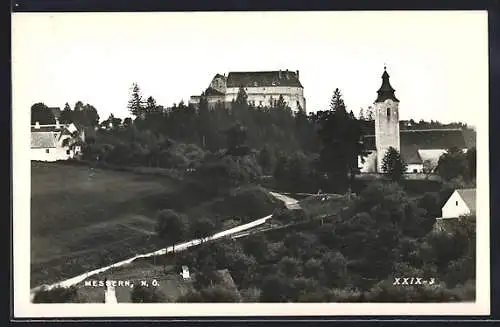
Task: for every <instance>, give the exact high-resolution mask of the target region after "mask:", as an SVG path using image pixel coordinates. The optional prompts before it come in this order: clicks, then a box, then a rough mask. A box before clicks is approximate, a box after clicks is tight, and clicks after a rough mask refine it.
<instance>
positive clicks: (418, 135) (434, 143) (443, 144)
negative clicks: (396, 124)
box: [400, 129, 466, 150]
mask: <svg viewBox="0 0 500 327" xmlns="http://www.w3.org/2000/svg"><path fill="white" fill-rule="evenodd" d="M400 142H401V147H402V148H403V147H409V146H416V147H417V149H421V150H431V149H446V150H447V149H450V148H453V147H457V148H460V149H464V148H466V144H465V139H464V135H463V132H462V130H461V129H421V130H402V131H400Z"/></svg>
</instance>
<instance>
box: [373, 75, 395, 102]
mask: <svg viewBox="0 0 500 327" xmlns="http://www.w3.org/2000/svg"><path fill="white" fill-rule="evenodd" d="M389 77H390V76H389V74H388V73H387V70H386V68H385V67H384V73H383V74H382V85H381V86H380V89H378V91H377V93H378V97H377V100H375V103H377V102H384V101H385V100H387V99H391V100H392V101H395V102H399V100H398V99H397V98H396V96H395V95H394V92H395V91H396V90H394V89H393V88H392V86H391V83H390V82H389Z"/></svg>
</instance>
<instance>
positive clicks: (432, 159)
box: [358, 67, 467, 173]
mask: <svg viewBox="0 0 500 327" xmlns="http://www.w3.org/2000/svg"><path fill="white" fill-rule="evenodd" d="M377 93H378V97H377V99H376V100H375V102H374V107H373V110H374V117H375V121H364V122H363V123H364V126H363V129H364V134H365V135H366V136H365V137H364V139H363V142H364V143H365V147H366V149H367V150H368V152H369V155H368V156H367V157H365V158H364V162H362V160H361V158H359V161H358V166H359V167H360V171H361V172H362V173H380V172H382V160H383V158H384V156H385V154H386V152H387V150H388V149H389V147H393V148H394V149H396V150H398V151H399V152H400V154H401V156H402V158H403V160H404V161H405V162H406V164H407V173H423V172H424V168H425V166H426V165H428V166H430V167H431V169H435V168H436V166H437V163H438V160H439V157H440V156H441V155H442V154H443V153H445V152H446V151H447V150H448V149H450V148H455V147H456V148H459V149H462V150H463V151H467V144H466V140H465V137H464V132H463V131H462V130H461V129H425V130H424V129H415V130H412V129H407V128H406V127H405V128H404V129H401V130H400V125H401V122H400V120H399V99H398V98H396V96H395V90H394V89H393V88H392V86H391V83H390V81H389V74H388V73H387V70H386V68H385V67H384V73H383V74H382V85H381V86H380V88H379V90H378V91H377Z"/></svg>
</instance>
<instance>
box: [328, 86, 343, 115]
mask: <svg viewBox="0 0 500 327" xmlns="http://www.w3.org/2000/svg"><path fill="white" fill-rule="evenodd" d="M329 109H330V111H332V112H334V113H335V112H337V111H345V110H346V107H345V103H344V99H343V98H342V93H341V92H340V89H338V88H336V89H335V90H334V91H333V95H332V98H331V100H330V108H329Z"/></svg>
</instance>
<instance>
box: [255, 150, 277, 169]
mask: <svg viewBox="0 0 500 327" xmlns="http://www.w3.org/2000/svg"><path fill="white" fill-rule="evenodd" d="M275 161H276V158H275V157H274V153H273V151H272V150H271V148H270V147H269V145H267V144H266V145H264V147H263V148H262V149H260V151H259V156H258V162H259V165H260V166H261V167H262V170H263V171H264V172H266V173H269V172H272V171H273V167H274V164H275Z"/></svg>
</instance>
